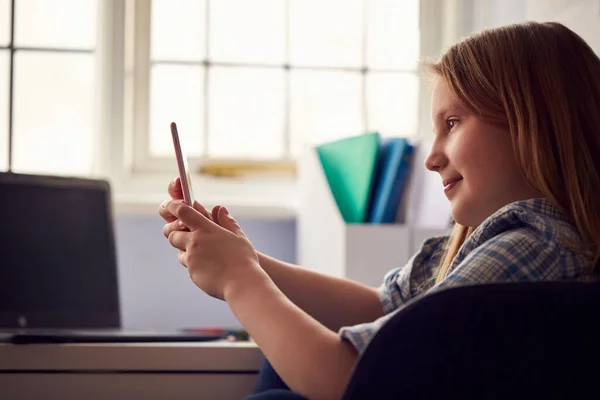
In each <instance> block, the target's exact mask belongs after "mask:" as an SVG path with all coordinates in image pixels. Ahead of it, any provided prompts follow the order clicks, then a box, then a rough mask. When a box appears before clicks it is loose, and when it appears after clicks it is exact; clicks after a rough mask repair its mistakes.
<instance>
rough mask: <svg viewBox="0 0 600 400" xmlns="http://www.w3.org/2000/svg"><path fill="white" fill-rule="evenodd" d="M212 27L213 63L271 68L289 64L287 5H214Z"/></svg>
mask: <svg viewBox="0 0 600 400" xmlns="http://www.w3.org/2000/svg"><path fill="white" fill-rule="evenodd" d="M209 26H210V34H209V38H210V46H209V48H210V58H211V59H212V60H215V61H223V62H244V63H269V64H283V63H284V61H285V58H284V55H285V1H282V0H253V1H248V0H219V1H213V2H211V3H210V24H209Z"/></svg>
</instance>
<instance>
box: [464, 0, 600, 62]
mask: <svg viewBox="0 0 600 400" xmlns="http://www.w3.org/2000/svg"><path fill="white" fill-rule="evenodd" d="M456 1H457V7H458V8H459V9H460V17H459V20H460V23H459V25H458V26H457V32H456V34H457V36H458V37H459V38H460V37H464V36H466V35H468V34H470V33H472V32H477V31H480V30H482V29H485V28H493V27H497V26H501V25H507V24H512V23H518V22H523V21H538V22H546V21H557V22H561V23H563V24H565V25H566V26H568V27H569V28H571V29H572V30H573V31H575V32H577V33H578V34H579V35H580V36H581V37H583V39H584V40H585V41H586V42H587V43H588V44H589V45H590V46H591V47H592V48H593V49H594V51H595V52H596V54H600V0H456Z"/></svg>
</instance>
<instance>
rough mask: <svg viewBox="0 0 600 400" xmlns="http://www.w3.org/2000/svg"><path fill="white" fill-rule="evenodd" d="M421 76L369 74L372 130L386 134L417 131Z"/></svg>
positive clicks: (410, 133) (368, 118) (369, 125)
mask: <svg viewBox="0 0 600 400" xmlns="http://www.w3.org/2000/svg"><path fill="white" fill-rule="evenodd" d="M418 96H419V79H418V78H417V75H416V74H411V73H406V74H401V73H397V74H394V73H370V74H368V75H367V110H368V114H367V121H368V127H367V128H368V130H369V131H377V132H379V133H380V134H381V135H382V136H410V135H415V134H416V133H417V121H418V106H419V101H418Z"/></svg>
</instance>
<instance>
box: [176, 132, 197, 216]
mask: <svg viewBox="0 0 600 400" xmlns="http://www.w3.org/2000/svg"><path fill="white" fill-rule="evenodd" d="M171 136H172V137H173V146H174V147H175V157H176V158H177V167H178V168H179V178H180V180H181V189H183V201H184V202H185V204H187V205H190V206H192V207H193V206H194V192H193V191H192V179H191V177H190V173H189V168H188V163H187V157H186V155H185V153H184V152H183V149H182V146H181V140H180V139H179V133H178V132H177V124H175V122H171Z"/></svg>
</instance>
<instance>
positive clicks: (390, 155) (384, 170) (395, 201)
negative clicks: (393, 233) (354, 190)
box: [367, 138, 414, 224]
mask: <svg viewBox="0 0 600 400" xmlns="http://www.w3.org/2000/svg"><path fill="white" fill-rule="evenodd" d="M413 153H414V147H413V146H412V145H411V144H409V143H408V140H407V139H406V138H387V139H384V140H382V141H381V144H380V147H379V152H378V160H377V167H376V170H375V178H374V179H375V183H374V185H373V192H372V195H371V202H370V206H369V216H368V219H367V221H368V222H370V223H373V224H391V223H394V222H395V220H396V213H397V211H398V207H399V204H400V200H401V198H402V195H403V192H404V189H405V188H406V182H407V180H408V178H409V174H410V169H411V166H412V158H413Z"/></svg>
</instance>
